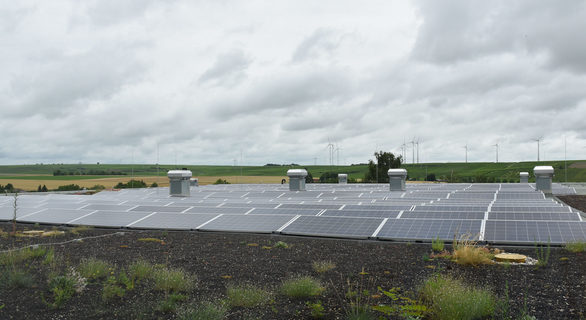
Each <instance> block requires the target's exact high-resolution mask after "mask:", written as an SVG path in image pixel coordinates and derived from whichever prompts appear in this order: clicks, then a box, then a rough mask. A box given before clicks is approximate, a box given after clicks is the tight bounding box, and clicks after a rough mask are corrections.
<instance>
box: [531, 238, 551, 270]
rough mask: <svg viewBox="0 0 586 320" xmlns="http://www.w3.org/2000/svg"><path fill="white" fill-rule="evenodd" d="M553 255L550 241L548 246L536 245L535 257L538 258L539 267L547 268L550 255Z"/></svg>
mask: <svg viewBox="0 0 586 320" xmlns="http://www.w3.org/2000/svg"><path fill="white" fill-rule="evenodd" d="M550 253H551V246H550V244H549V241H548V242H547V246H543V245H539V244H538V243H535V256H536V258H537V264H536V266H537V267H543V266H546V265H547V264H548V263H549V255H550Z"/></svg>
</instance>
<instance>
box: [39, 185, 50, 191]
mask: <svg viewBox="0 0 586 320" xmlns="http://www.w3.org/2000/svg"><path fill="white" fill-rule="evenodd" d="M41 191H42V192H47V191H49V190H48V189H47V186H46V185H43V187H42V188H41Z"/></svg>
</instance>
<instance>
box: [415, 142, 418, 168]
mask: <svg viewBox="0 0 586 320" xmlns="http://www.w3.org/2000/svg"><path fill="white" fill-rule="evenodd" d="M415 144H416V145H417V164H419V138H417V141H416V142H415Z"/></svg>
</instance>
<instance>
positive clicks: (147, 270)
mask: <svg viewBox="0 0 586 320" xmlns="http://www.w3.org/2000/svg"><path fill="white" fill-rule="evenodd" d="M153 271H154V268H153V265H152V264H150V263H148V262H146V261H144V260H137V261H135V262H133V263H132V264H131V265H130V266H128V276H129V277H130V278H131V279H132V280H133V281H136V282H139V281H141V280H144V279H149V278H152V276H153Z"/></svg>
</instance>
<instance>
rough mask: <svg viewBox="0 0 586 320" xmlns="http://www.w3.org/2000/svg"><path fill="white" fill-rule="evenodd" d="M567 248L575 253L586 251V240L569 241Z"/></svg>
mask: <svg viewBox="0 0 586 320" xmlns="http://www.w3.org/2000/svg"><path fill="white" fill-rule="evenodd" d="M565 248H566V250H568V251H570V252H574V253H578V252H585V251H586V241H574V242H568V243H566V245H565Z"/></svg>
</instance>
